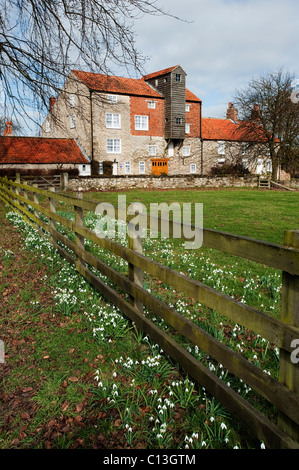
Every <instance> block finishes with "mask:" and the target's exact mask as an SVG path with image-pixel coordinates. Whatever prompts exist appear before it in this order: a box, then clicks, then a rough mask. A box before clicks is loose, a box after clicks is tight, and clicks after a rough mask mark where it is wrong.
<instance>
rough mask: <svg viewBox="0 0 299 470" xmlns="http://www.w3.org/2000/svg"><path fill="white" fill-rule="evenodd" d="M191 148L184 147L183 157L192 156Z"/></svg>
mask: <svg viewBox="0 0 299 470" xmlns="http://www.w3.org/2000/svg"><path fill="white" fill-rule="evenodd" d="M190 150H191V149H190V147H187V146H184V147H183V157H189V156H190V154H191V151H190Z"/></svg>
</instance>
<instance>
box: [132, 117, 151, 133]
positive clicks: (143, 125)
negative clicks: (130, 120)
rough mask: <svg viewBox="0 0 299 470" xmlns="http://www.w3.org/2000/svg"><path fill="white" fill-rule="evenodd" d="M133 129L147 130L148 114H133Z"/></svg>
mask: <svg viewBox="0 0 299 470" xmlns="http://www.w3.org/2000/svg"><path fill="white" fill-rule="evenodd" d="M135 129H136V130H137V131H148V116H135Z"/></svg>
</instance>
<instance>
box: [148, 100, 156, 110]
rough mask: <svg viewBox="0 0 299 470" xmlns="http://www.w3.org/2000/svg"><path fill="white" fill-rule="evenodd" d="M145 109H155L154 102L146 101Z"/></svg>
mask: <svg viewBox="0 0 299 470" xmlns="http://www.w3.org/2000/svg"><path fill="white" fill-rule="evenodd" d="M147 107H148V108H149V109H156V101H148V102H147Z"/></svg>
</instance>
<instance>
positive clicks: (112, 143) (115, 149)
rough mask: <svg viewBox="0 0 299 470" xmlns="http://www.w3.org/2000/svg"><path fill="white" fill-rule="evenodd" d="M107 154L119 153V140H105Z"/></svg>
mask: <svg viewBox="0 0 299 470" xmlns="http://www.w3.org/2000/svg"><path fill="white" fill-rule="evenodd" d="M106 145H107V153H121V139H110V138H108V139H107V144H106Z"/></svg>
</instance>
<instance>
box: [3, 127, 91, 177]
mask: <svg viewBox="0 0 299 470" xmlns="http://www.w3.org/2000/svg"><path fill="white" fill-rule="evenodd" d="M89 167H90V160H89V158H88V157H87V155H86V154H85V152H84V150H83V149H81V148H80V146H79V145H78V143H77V142H76V140H75V139H67V138H44V137H19V136H9V135H6V136H2V137H0V170H2V171H1V173H2V174H5V170H9V173H10V174H12V173H13V172H17V173H28V172H29V170H31V171H32V172H33V173H34V172H36V173H38V172H41V173H47V172H49V173H53V172H55V171H56V172H58V170H60V172H61V171H62V170H63V171H69V170H78V173H79V174H83V175H84V174H86V175H88V174H90V168H89Z"/></svg>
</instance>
